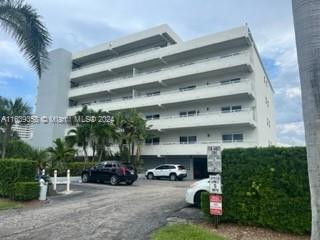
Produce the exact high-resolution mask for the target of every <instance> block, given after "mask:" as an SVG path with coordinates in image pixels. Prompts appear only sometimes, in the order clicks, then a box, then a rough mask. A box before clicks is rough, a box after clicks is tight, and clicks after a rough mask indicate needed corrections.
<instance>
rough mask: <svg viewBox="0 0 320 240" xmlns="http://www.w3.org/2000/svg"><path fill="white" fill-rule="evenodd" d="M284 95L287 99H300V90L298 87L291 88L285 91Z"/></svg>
mask: <svg viewBox="0 0 320 240" xmlns="http://www.w3.org/2000/svg"><path fill="white" fill-rule="evenodd" d="M286 95H287V97H288V98H295V97H301V88H300V87H292V88H288V89H286Z"/></svg>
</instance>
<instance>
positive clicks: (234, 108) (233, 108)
mask: <svg viewBox="0 0 320 240" xmlns="http://www.w3.org/2000/svg"><path fill="white" fill-rule="evenodd" d="M241 109H242V107H241V106H240V105H239V106H232V112H240V111H241Z"/></svg>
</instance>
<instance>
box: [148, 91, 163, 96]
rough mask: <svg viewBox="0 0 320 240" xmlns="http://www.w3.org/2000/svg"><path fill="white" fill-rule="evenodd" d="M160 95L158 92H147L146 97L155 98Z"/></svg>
mask: <svg viewBox="0 0 320 240" xmlns="http://www.w3.org/2000/svg"><path fill="white" fill-rule="evenodd" d="M157 95H160V91H155V92H148V93H147V97H152V96H157Z"/></svg>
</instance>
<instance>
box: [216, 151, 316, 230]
mask: <svg viewBox="0 0 320 240" xmlns="http://www.w3.org/2000/svg"><path fill="white" fill-rule="evenodd" d="M222 168H223V171H222V179H223V208H224V215H223V217H222V220H223V221H228V222H235V223H241V224H248V225H256V226H262V227H268V228H272V229H274V230H278V231H284V232H292V233H295V234H305V233H310V229H311V208H310V194H309V183H308V171H307V159H306V149H305V148H304V147H290V148H278V147H270V148H248V149H226V150H224V151H223V153H222Z"/></svg>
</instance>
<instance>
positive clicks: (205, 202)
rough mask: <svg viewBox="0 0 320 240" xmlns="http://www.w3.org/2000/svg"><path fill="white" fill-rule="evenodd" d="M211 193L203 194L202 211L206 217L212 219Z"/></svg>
mask: <svg viewBox="0 0 320 240" xmlns="http://www.w3.org/2000/svg"><path fill="white" fill-rule="evenodd" d="M209 195H210V194H209V193H208V192H201V197H200V198H201V202H200V206H201V210H202V212H203V213H204V215H205V216H207V217H210V202H209Z"/></svg>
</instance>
